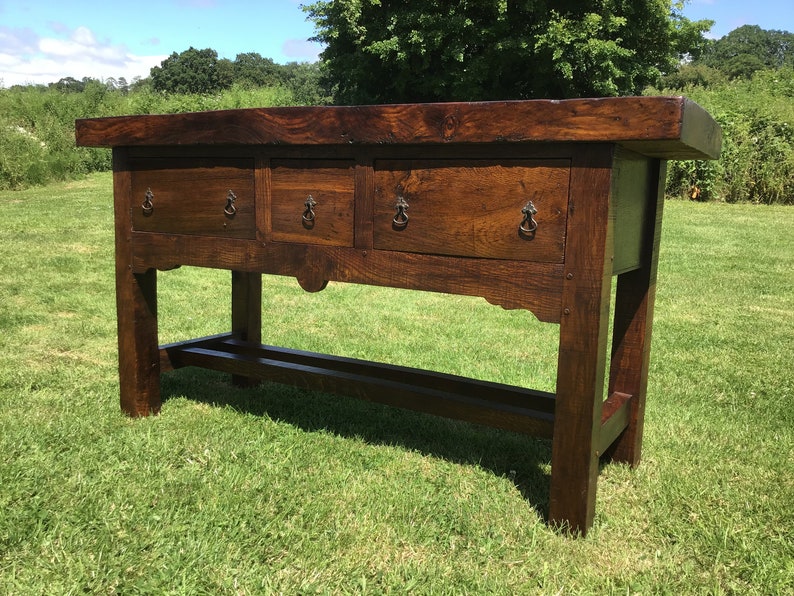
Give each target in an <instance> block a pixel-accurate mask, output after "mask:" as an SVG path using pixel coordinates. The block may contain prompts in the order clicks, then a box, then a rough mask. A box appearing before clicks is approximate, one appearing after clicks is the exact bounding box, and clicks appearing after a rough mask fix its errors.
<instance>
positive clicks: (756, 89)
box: [649, 68, 794, 205]
mask: <svg viewBox="0 0 794 596" xmlns="http://www.w3.org/2000/svg"><path fill="white" fill-rule="evenodd" d="M649 93H652V94H663V95H670V94H680V93H683V95H685V96H687V97H689V98H691V99H693V100H695V101H697V102H698V103H699V104H700V105H701V106H703V108H705V109H706V110H708V111H709V113H710V114H711V115H712V116H714V118H715V120H716V121H717V122H718V123H719V124H720V126H721V127H722V135H723V142H722V156H721V157H720V159H719V160H718V161H714V162H692V161H682V162H671V163H670V166H669V168H668V178H667V193H668V194H669V195H671V196H677V197H684V196H690V197H691V195H693V194H699V196H698V198H699V199H700V200H713V199H716V200H721V201H726V202H730V203H735V202H741V201H750V202H754V203H765V204H773V203H778V204H789V205H791V204H794V101H792V99H793V98H794V71H793V70H792V69H790V68H789V69H778V70H768V71H761V72H758V73H756V74H755V76H753V78H752V79H750V80H736V81H731V82H723V83H721V84H716V85H712V86H710V87H709V88H708V89H705V88H704V87H702V86H700V85H694V86H692V85H687V86H685V87H684V88H683V89H664V90H661V91H659V90H649ZM693 189H697V190H698V191H699V193H697V192H693Z"/></svg>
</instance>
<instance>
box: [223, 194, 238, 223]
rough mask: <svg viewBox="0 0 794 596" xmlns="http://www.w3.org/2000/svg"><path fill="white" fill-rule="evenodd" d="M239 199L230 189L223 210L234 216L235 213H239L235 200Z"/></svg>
mask: <svg viewBox="0 0 794 596" xmlns="http://www.w3.org/2000/svg"><path fill="white" fill-rule="evenodd" d="M236 200H237V195H236V194H234V192H233V191H232V190H231V189H230V190H229V192H228V194H227V195H226V206H225V207H224V208H223V212H224V213H225V214H226V215H228V216H229V217H232V216H233V215H234V214H235V213H237V207H235V206H234V202H235V201H236Z"/></svg>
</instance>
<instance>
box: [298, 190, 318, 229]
mask: <svg viewBox="0 0 794 596" xmlns="http://www.w3.org/2000/svg"><path fill="white" fill-rule="evenodd" d="M303 206H304V207H306V210H305V211H304V212H303V215H302V216H301V218H302V219H303V225H305V226H307V227H311V226H313V225H314V219H315V217H317V215H316V214H315V213H314V208H315V207H316V206H317V201H315V200H314V197H313V196H311V195H309V196H308V197H306V201H304V203H303Z"/></svg>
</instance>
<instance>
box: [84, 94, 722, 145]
mask: <svg viewBox="0 0 794 596" xmlns="http://www.w3.org/2000/svg"><path fill="white" fill-rule="evenodd" d="M76 136H77V144H78V145H81V146H90V147H119V146H135V145H138V146H168V145H349V144H353V145H392V144H410V145H417V144H418V145H426V144H449V143H455V144H479V143H508V144H511V143H529V142H577V143H582V142H585V143H589V142H606V143H616V144H620V145H623V146H625V147H626V148H628V149H631V150H633V151H636V152H638V153H642V154H644V155H648V156H651V157H660V158H666V159H714V158H716V157H718V156H719V152H720V145H721V139H722V136H721V132H720V128H719V125H717V123H716V122H715V121H714V120H713V119H712V118H711V116H710V115H709V114H708V113H707V112H706V111H705V110H703V109H702V108H701V107H700V106H698V105H697V104H696V103H694V102H692V101H690V100H688V99H686V98H683V97H612V98H598V99H567V100H528V101H505V102H475V103H434V104H403V105H372V106H335V107H289V108H248V109H239V110H219V111H212V112H193V113H186V114H167V115H143V116H118V117H111V118H94V119H85V120H78V121H77V123H76Z"/></svg>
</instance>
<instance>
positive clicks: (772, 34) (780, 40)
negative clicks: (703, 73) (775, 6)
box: [702, 25, 794, 79]
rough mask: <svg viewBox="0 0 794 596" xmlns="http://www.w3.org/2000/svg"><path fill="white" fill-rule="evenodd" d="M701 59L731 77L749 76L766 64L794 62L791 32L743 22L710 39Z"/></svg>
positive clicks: (775, 64)
mask: <svg viewBox="0 0 794 596" xmlns="http://www.w3.org/2000/svg"><path fill="white" fill-rule="evenodd" d="M702 62H703V64H705V65H706V66H710V67H712V68H716V69H718V70H721V71H722V72H723V73H725V74H726V75H727V76H728V77H730V78H732V79H735V78H750V77H751V76H752V74H753V73H754V72H756V71H757V70H762V69H765V68H782V67H783V66H786V65H794V33H789V32H788V31H776V30H766V29H761V27H759V26H758V25H744V26H742V27H739V28H738V29H734V30H733V31H731V32H730V33H728V35H726V36H724V37H721V38H720V39H718V40H717V41H714V42H712V43H711V44H710V45H709V46H708V48H707V50H706V52H705V53H704V54H703V58H702Z"/></svg>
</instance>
